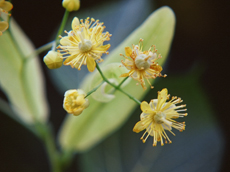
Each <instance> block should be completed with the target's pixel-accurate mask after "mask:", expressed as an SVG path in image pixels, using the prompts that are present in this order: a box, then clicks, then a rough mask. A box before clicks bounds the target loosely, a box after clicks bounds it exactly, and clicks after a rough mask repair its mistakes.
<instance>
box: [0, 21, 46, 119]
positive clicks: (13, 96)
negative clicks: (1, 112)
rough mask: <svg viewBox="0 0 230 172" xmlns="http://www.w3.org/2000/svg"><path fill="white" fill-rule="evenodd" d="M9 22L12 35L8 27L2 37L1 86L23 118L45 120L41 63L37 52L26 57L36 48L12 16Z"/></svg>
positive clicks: (0, 40)
mask: <svg viewBox="0 0 230 172" xmlns="http://www.w3.org/2000/svg"><path fill="white" fill-rule="evenodd" d="M10 26H11V27H10V28H11V30H10V31H11V33H12V35H11V33H10V32H9V31H6V32H4V34H3V35H2V36H1V37H0V56H1V60H0V61H1V62H0V84H1V88H2V90H3V91H4V92H5V93H6V95H7V97H8V99H9V101H10V103H11V105H12V108H13V109H14V110H15V113H16V114H17V115H18V117H19V118H20V120H21V121H23V122H24V123H33V121H34V119H37V120H39V121H42V122H45V121H46V120H47V117H48V109H47V101H46V99H45V94H44V82H43V76H42V73H41V68H40V64H39V61H38V58H36V57H35V56H31V58H30V59H28V60H25V58H26V57H27V58H28V57H29V55H30V54H31V53H32V52H33V51H34V50H35V49H34V47H33V45H32V43H31V42H30V40H29V39H28V38H27V37H26V35H25V34H24V33H23V32H22V31H21V29H20V28H19V26H18V25H17V24H16V23H15V22H14V21H13V19H12V20H11V25H10Z"/></svg>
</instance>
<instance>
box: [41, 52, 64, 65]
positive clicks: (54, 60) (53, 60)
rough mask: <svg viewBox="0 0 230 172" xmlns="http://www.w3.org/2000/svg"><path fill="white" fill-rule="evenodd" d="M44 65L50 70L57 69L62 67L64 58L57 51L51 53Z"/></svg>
mask: <svg viewBox="0 0 230 172" xmlns="http://www.w3.org/2000/svg"><path fill="white" fill-rule="evenodd" d="M43 61H44V63H45V64H46V66H47V67H48V68H49V69H57V68H60V67H61V66H62V61H63V60H62V58H61V56H60V54H59V53H58V52H56V51H49V52H48V53H47V54H46V56H45V57H44V58H43Z"/></svg>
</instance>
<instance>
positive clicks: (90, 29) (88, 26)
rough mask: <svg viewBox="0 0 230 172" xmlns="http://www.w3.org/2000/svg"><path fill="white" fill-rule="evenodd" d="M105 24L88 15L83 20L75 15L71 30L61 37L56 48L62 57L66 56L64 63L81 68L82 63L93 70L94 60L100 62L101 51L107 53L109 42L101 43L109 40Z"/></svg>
mask: <svg viewBox="0 0 230 172" xmlns="http://www.w3.org/2000/svg"><path fill="white" fill-rule="evenodd" d="M104 28H105V26H103V23H100V22H99V20H96V21H95V20H94V19H93V18H91V20H90V21H89V17H88V18H87V19H86V20H85V22H83V20H82V19H81V20H80V21H79V19H78V18H77V17H75V18H74V19H73V21H72V30H71V31H69V32H67V34H68V35H67V36H65V37H62V38H61V40H60V44H61V45H59V46H58V48H60V49H62V50H60V52H61V54H62V57H63V58H67V59H66V60H65V61H64V65H71V67H72V68H74V67H75V68H77V69H78V70H80V69H81V66H82V64H84V65H87V68H88V70H89V71H90V72H92V71H94V69H95V67H96V62H95V60H96V61H98V62H101V61H103V60H102V59H101V56H102V54H103V53H106V54H108V52H107V50H108V49H109V47H110V44H106V45H103V42H104V41H108V40H110V37H111V35H110V34H109V32H105V33H103V31H104Z"/></svg>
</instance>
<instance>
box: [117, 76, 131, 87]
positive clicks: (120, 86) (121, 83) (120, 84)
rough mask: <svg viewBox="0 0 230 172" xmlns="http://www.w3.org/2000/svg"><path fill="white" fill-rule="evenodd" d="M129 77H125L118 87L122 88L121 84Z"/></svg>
mask: <svg viewBox="0 0 230 172" xmlns="http://www.w3.org/2000/svg"><path fill="white" fill-rule="evenodd" d="M128 78H129V77H128V76H127V77H126V78H124V79H123V80H122V81H121V82H120V84H119V85H118V86H117V87H118V88H120V87H121V85H122V84H123V83H124V82H125V81H126V80H127V79H128Z"/></svg>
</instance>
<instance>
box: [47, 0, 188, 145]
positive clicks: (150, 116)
mask: <svg viewBox="0 0 230 172" xmlns="http://www.w3.org/2000/svg"><path fill="white" fill-rule="evenodd" d="M78 2H79V1H77V0H64V1H63V6H64V7H65V8H66V9H67V10H69V11H71V10H73V9H75V7H76V9H77V6H78V5H77V3H78ZM104 29H105V26H104V23H103V22H99V20H95V19H94V18H91V19H90V18H89V17H88V18H86V19H85V20H83V19H81V20H79V19H78V18H77V17H75V18H74V19H73V20H72V30H70V31H69V32H67V31H65V33H66V34H67V36H64V37H62V36H60V38H61V39H60V45H59V46H58V47H57V49H58V50H57V51H53V50H52V51H49V53H48V54H47V55H46V56H45V57H44V62H45V63H46V65H47V66H48V68H50V69H56V68H59V67H61V66H62V61H63V59H65V60H64V62H63V64H64V65H70V66H71V67H72V68H76V69H78V70H80V69H81V66H82V65H87V68H88V70H89V71H90V72H93V71H94V70H95V68H96V66H97V63H98V62H102V61H103V60H102V58H101V56H102V54H104V53H105V54H108V51H107V50H108V49H109V48H110V44H105V45H104V42H105V41H109V40H110V37H111V34H110V33H109V32H104ZM143 41H144V40H143V39H140V41H139V44H138V45H132V47H125V55H123V54H120V55H121V56H123V57H124V58H125V59H124V60H121V63H122V64H123V66H124V67H125V68H126V69H128V72H127V73H123V74H121V76H120V77H126V78H125V79H124V80H123V81H122V82H121V83H120V84H118V83H117V84H114V83H112V82H111V80H109V79H107V78H106V77H105V76H104V74H103V72H102V71H101V69H100V67H99V66H97V69H98V71H99V73H100V75H101V77H102V79H103V82H105V83H104V84H103V82H102V83H101V84H100V85H99V86H97V87H96V88H94V89H93V90H91V91H90V92H88V94H86V93H85V92H84V91H83V90H80V89H78V90H76V89H71V90H68V91H66V93H65V96H64V97H65V98H64V102H63V107H64V109H65V110H66V111H67V112H68V113H69V114H73V115H75V116H78V115H80V114H81V113H82V112H83V110H84V109H86V108H87V107H88V106H89V101H88V99H86V97H88V96H89V95H90V94H92V93H93V92H95V91H96V90H97V89H98V88H99V87H103V86H105V85H106V84H109V85H111V86H112V87H114V88H115V89H116V90H119V91H121V92H122V93H124V94H125V95H127V96H129V98H131V99H133V100H134V101H135V102H137V103H138V104H140V106H141V110H142V113H141V115H140V121H139V122H137V123H136V125H135V126H134V128H133V131H134V132H136V133H139V132H141V131H142V130H144V129H145V130H146V131H145V133H144V134H143V136H142V137H141V140H142V141H143V142H144V143H145V142H146V140H147V138H148V137H149V136H152V137H153V146H156V145H157V142H161V145H164V143H171V142H172V141H171V140H170V139H169V137H168V135H167V133H166V131H169V132H170V133H172V134H173V135H175V134H174V133H173V132H172V128H175V129H177V130H179V131H183V130H185V122H177V121H175V120H174V119H176V118H179V117H184V116H187V113H185V111H186V110H187V109H185V107H186V105H177V104H179V103H181V102H182V100H181V98H178V97H175V96H174V97H172V99H171V100H170V101H168V102H166V101H167V100H168V99H169V97H170V95H169V94H168V90H167V89H166V88H165V89H163V90H162V91H160V92H158V98H157V99H153V100H151V101H150V103H149V104H148V103H147V102H145V101H143V102H142V103H141V102H140V101H139V100H137V99H135V98H133V97H132V96H131V95H129V94H128V93H126V92H125V91H124V90H121V88H120V86H121V85H122V84H123V82H125V81H126V79H127V78H128V77H131V78H133V79H134V80H136V81H138V82H139V83H140V84H141V86H142V88H143V89H144V90H145V89H146V88H147V87H146V84H145V81H147V82H148V84H149V85H150V87H151V88H153V86H152V84H151V82H150V81H149V79H155V78H157V77H166V75H165V74H164V75H162V74H161V72H162V70H163V68H162V66H160V65H159V64H158V62H157V60H158V59H160V58H162V56H161V54H159V53H158V51H157V49H156V47H155V45H152V46H151V47H150V48H149V49H148V50H143ZM120 67H121V66H120ZM180 112H182V113H180Z"/></svg>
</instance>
